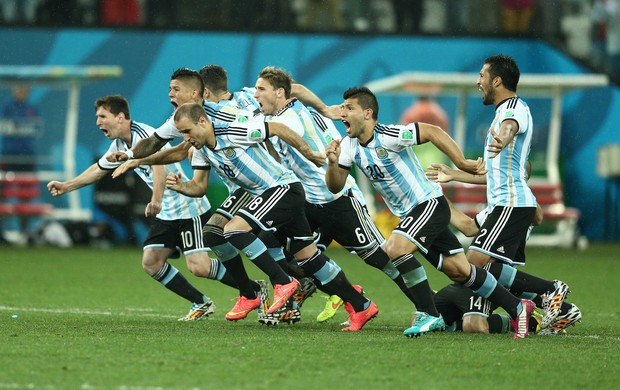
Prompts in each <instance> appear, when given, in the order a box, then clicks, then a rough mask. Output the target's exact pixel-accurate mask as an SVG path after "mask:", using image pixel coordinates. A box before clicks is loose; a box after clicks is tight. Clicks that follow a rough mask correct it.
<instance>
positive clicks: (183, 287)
mask: <svg viewBox="0 0 620 390" xmlns="http://www.w3.org/2000/svg"><path fill="white" fill-rule="evenodd" d="M152 278H153V279H155V280H157V281H158V282H159V283H161V284H163V285H164V286H165V287H166V288H167V289H168V290H170V291H172V292H173V293H175V294H177V295H179V296H181V297H183V298H185V299H187V300H188V301H190V302H193V303H203V302H204V301H205V295H204V294H203V293H201V292H200V291H198V290H197V289H196V288H195V287H194V286H192V285H191V284H190V283H189V282H188V281H187V279H185V277H184V276H183V275H182V274H181V273H180V272H179V270H177V269H176V268H174V267H173V266H171V265H170V264H169V263H168V262H166V263H164V265H163V266H162V267H161V269H160V270H159V271H158V272H157V273H156V274H155V275H153V276H152Z"/></svg>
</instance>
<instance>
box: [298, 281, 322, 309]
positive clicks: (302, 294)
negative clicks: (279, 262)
mask: <svg viewBox="0 0 620 390" xmlns="http://www.w3.org/2000/svg"><path fill="white" fill-rule="evenodd" d="M315 291H316V285H315V284H314V282H313V281H312V279H310V278H301V279H299V287H298V288H297V291H295V294H294V295H293V299H294V300H295V302H297V306H299V307H301V305H303V304H304V302H305V301H306V299H308V298H310V296H312V294H314V292H315Z"/></svg>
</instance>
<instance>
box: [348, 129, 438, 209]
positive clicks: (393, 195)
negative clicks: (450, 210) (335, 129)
mask: <svg viewBox="0 0 620 390" xmlns="http://www.w3.org/2000/svg"><path fill="white" fill-rule="evenodd" d="M419 139H420V131H419V129H418V124H417V123H415V122H414V123H410V124H408V125H406V126H404V125H383V124H380V123H377V125H376V126H375V128H374V134H373V137H372V138H371V139H370V141H369V142H368V143H367V144H365V145H362V144H360V142H359V140H358V139H357V138H350V137H345V138H344V139H343V140H342V142H341V143H340V147H341V153H340V158H339V160H338V164H339V165H340V166H341V167H342V168H344V169H350V168H351V166H353V164H355V165H357V166H358V167H359V168H360V170H361V171H362V172H364V175H366V177H368V180H370V182H371V183H372V185H373V187H374V188H375V189H376V190H377V191H378V192H379V193H380V194H381V195H382V196H383V199H384V200H385V203H386V204H387V206H388V208H389V209H390V211H391V212H392V213H393V214H394V215H396V216H397V217H399V218H403V217H404V216H406V215H407V214H409V212H411V210H413V208H414V207H416V206H417V205H418V204H420V203H422V202H425V201H427V200H430V199H433V198H437V197H439V196H442V195H443V194H442V192H441V186H440V185H439V184H437V183H434V182H432V181H430V180H429V179H428V178H427V177H426V174H425V173H424V169H423V168H422V166H421V165H420V162H419V161H418V158H417V157H416V155H415V153H414V152H413V150H412V149H413V148H412V147H411V146H413V145H417V144H419Z"/></svg>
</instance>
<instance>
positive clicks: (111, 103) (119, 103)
mask: <svg viewBox="0 0 620 390" xmlns="http://www.w3.org/2000/svg"><path fill="white" fill-rule="evenodd" d="M99 107H103V108H105V109H106V110H108V111H110V112H111V113H112V114H114V116H117V115H118V114H119V113H121V112H122V113H123V114H125V119H131V117H130V115H129V102H128V101H127V99H125V98H124V97H122V96H121V95H109V96H104V97H100V98H99V99H97V100H95V111H97V109H98V108H99Z"/></svg>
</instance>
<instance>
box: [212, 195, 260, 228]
mask: <svg viewBox="0 0 620 390" xmlns="http://www.w3.org/2000/svg"><path fill="white" fill-rule="evenodd" d="M252 199H253V196H252V195H251V194H249V193H247V192H246V191H245V190H244V189H242V188H237V190H235V192H233V193H232V194H231V195H229V196H228V198H226V199H225V200H224V201H223V202H222V204H221V205H220V207H218V208H217V210H215V213H216V214H220V215H223V216H224V217H226V218H227V219H228V220H231V219H232V217H233V215H235V214H237V211H239V209H241V208H242V207H244V206H246V205H247V204H248V203H250V201H251V200H252Z"/></svg>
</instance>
